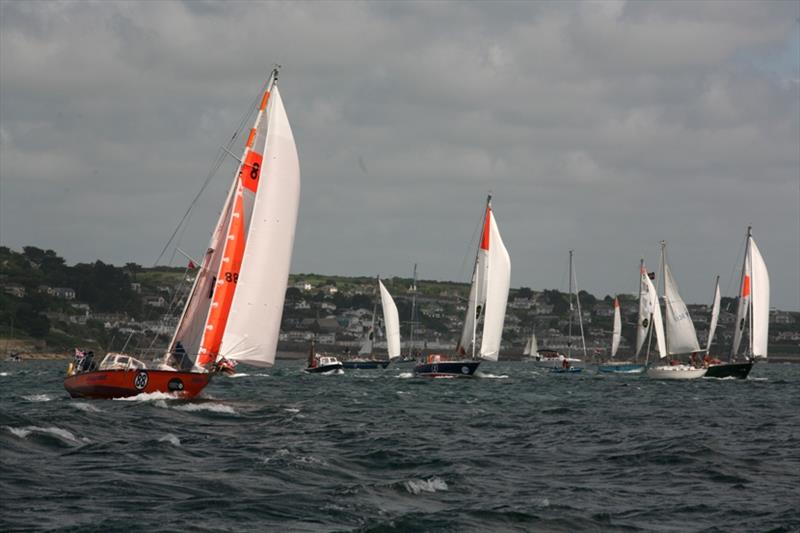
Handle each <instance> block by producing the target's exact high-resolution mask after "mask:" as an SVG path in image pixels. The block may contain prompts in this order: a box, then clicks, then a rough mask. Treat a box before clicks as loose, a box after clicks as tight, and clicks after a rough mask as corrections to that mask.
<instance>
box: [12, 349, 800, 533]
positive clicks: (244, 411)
mask: <svg viewBox="0 0 800 533" xmlns="http://www.w3.org/2000/svg"><path fill="white" fill-rule="evenodd" d="M300 364H301V362H299V361H285V362H281V363H280V364H279V365H278V366H277V367H275V368H272V369H269V370H266V371H264V370H258V369H251V370H247V371H246V372H248V374H247V375H244V376H241V377H237V378H233V379H231V378H224V377H222V378H219V379H215V380H214V381H213V382H212V384H211V385H210V386H209V387H208V388H207V389H206V391H205V393H204V395H203V398H202V399H200V400H197V401H192V402H185V401H177V400H173V399H169V398H168V397H164V396H158V395H157V396H155V397H147V398H137V399H135V400H129V401H116V400H114V401H97V400H95V401H85V400H71V399H69V398H68V396H67V394H66V392H65V391H64V390H63V388H62V378H63V370H64V363H62V362H35V361H28V362H24V363H0V407H1V413H0V465H2V476H1V477H0V493H1V494H0V509H2V513H1V516H0V530H3V531H9V530H40V529H64V530H75V531H114V530H122V529H125V530H130V531H138V530H148V531H187V530H194V531H350V530H359V531H580V530H593V531H599V530H614V531H680V532H683V531H769V530H771V531H798V530H800V509H799V506H798V503H799V502H800V429H799V428H800V366H793V365H763V364H762V365H757V366H756V367H755V369H754V370H753V372H752V376H751V378H750V379H748V380H746V381H737V380H697V381H691V382H656V381H651V380H648V379H647V378H646V377H643V376H605V375H596V374H594V373H584V374H582V375H552V374H548V373H547V372H546V371H545V370H541V369H536V368H534V367H533V366H531V365H530V364H526V363H501V364H495V365H491V364H487V363H484V364H482V365H481V367H482V370H483V372H486V373H488V374H489V376H487V377H485V378H483V379H475V380H424V379H416V378H412V377H411V374H410V370H411V368H410V367H401V368H392V367H390V368H388V369H387V370H385V371H381V370H378V371H368V370H363V371H353V372H351V373H349V374H346V375H343V376H319V375H304V374H302V373H301V372H300Z"/></svg>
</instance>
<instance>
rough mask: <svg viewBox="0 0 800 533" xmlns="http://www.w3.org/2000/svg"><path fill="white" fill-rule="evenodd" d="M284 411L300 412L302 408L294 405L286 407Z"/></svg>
mask: <svg viewBox="0 0 800 533" xmlns="http://www.w3.org/2000/svg"><path fill="white" fill-rule="evenodd" d="M284 411H286V412H287V413H299V412H300V409H296V408H294V407H287V408H285V409H284Z"/></svg>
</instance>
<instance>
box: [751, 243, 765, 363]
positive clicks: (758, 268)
mask: <svg viewBox="0 0 800 533" xmlns="http://www.w3.org/2000/svg"><path fill="white" fill-rule="evenodd" d="M748 259H749V260H750V272H751V273H752V280H751V282H750V288H751V302H752V306H753V310H752V318H751V329H750V342H751V348H752V349H751V355H752V356H753V357H758V358H762V357H763V358H765V357H767V338H768V335H769V272H768V271H767V265H766V263H765V262H764V258H763V257H761V252H760V251H759V250H758V246H756V241H755V240H753V238H752V237H750V256H749V258H748Z"/></svg>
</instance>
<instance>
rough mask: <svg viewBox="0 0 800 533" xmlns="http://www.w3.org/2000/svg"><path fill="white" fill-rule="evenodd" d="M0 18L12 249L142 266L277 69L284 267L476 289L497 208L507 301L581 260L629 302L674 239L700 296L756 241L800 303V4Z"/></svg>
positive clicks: (81, 12)
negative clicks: (290, 196) (287, 126)
mask: <svg viewBox="0 0 800 533" xmlns="http://www.w3.org/2000/svg"><path fill="white" fill-rule="evenodd" d="M0 6H1V8H0V9H1V11H0V14H1V15H2V18H1V19H0V242H2V244H3V245H6V246H10V247H12V248H16V249H20V248H21V247H22V246H23V245H35V246H39V247H43V248H52V249H54V250H56V251H57V252H58V253H59V254H61V255H63V256H64V257H66V258H67V261H68V262H70V263H73V262H77V261H93V260H94V259H97V258H99V259H102V260H104V261H107V262H112V263H115V264H122V263H125V262H128V261H134V262H138V263H141V264H144V265H148V266H149V265H152V263H153V261H154V260H155V259H156V257H157V256H158V253H159V252H160V251H161V247H162V246H163V244H164V243H165V242H166V240H167V238H168V237H169V235H170V233H171V232H172V230H173V229H174V228H175V226H176V224H177V223H178V220H179V219H180V217H181V215H182V213H183V211H184V210H185V209H186V208H187V207H188V206H189V204H190V202H191V198H192V197H193V196H194V194H195V193H196V192H197V191H198V190H199V188H200V186H201V184H202V182H203V180H204V179H205V177H206V174H207V173H208V170H209V167H210V165H211V162H212V160H213V159H214V157H215V155H216V154H217V152H218V150H219V147H220V146H221V145H223V144H225V142H226V141H227V140H228V139H229V138H230V136H231V134H232V133H233V132H234V131H235V129H236V127H237V125H238V122H239V120H240V119H241V117H242V115H243V114H244V113H245V112H246V110H247V108H248V106H249V105H250V103H251V101H252V100H253V99H254V98H256V97H257V94H258V92H259V88H260V87H261V85H262V83H263V82H264V80H265V78H266V76H267V75H268V73H269V70H270V67H271V66H272V64H273V63H280V64H282V65H283V70H282V72H281V79H280V87H281V93H282V96H283V99H284V102H285V105H286V108H287V113H288V115H289V120H290V122H291V123H292V128H293V130H294V134H295V138H296V141H297V144H298V150H299V153H300V166H301V172H302V180H303V184H302V197H301V200H300V217H299V222H298V231H297V237H296V241H295V249H294V258H293V267H292V272H295V273H299V272H318V273H324V274H343V275H356V274H368V275H373V274H377V273H380V274H381V275H383V276H384V277H390V276H395V275H402V276H410V274H411V269H412V266H413V263H414V262H417V263H419V272H420V276H421V277H422V278H424V279H449V280H462V281H466V280H467V278H468V277H469V274H470V272H471V263H470V261H471V259H468V258H470V257H471V256H472V254H474V247H475V246H476V240H475V232H476V229H477V226H478V224H479V222H480V218H481V215H482V210H483V203H484V201H485V197H486V194H487V192H488V191H489V190H491V191H492V192H493V194H494V200H493V206H494V209H495V215H496V217H497V221H498V225H499V228H500V230H501V232H502V234H503V238H504V240H505V243H506V246H507V248H508V250H509V253H510V255H511V261H512V286H520V285H526V286H530V287H533V288H534V289H544V288H559V289H564V290H566V287H567V285H566V282H567V276H566V271H567V257H568V250H569V249H571V248H572V249H575V258H576V269H577V275H578V282H579V285H580V286H581V288H584V289H586V290H588V291H590V292H592V293H594V294H597V295H599V296H603V295H605V294H614V293H617V292H626V293H633V292H635V291H636V290H637V283H638V278H637V274H638V263H639V258H640V257H644V258H645V259H646V260H647V262H648V266H649V267H650V269H651V270H655V268H656V266H657V263H658V241H659V240H661V239H666V240H667V241H668V243H669V245H668V250H669V258H670V265H671V267H672V271H673V274H674V276H675V278H676V280H677V281H678V283H679V285H680V288H681V293H682V295H683V296H684V299H685V300H687V301H689V302H696V303H706V302H709V301H710V299H711V296H712V290H713V287H712V283H713V279H714V276H716V275H717V274H719V275H720V276H721V284H722V291H723V294H724V295H729V296H730V295H733V294H734V293H735V291H736V284H737V282H738V276H739V272H738V270H739V268H740V266H741V262H742V253H743V243H744V235H745V230H746V227H747V225H748V224H752V225H753V228H754V229H753V231H754V235H755V238H756V241H757V243H758V245H759V247H760V249H761V252H762V254H763V256H764V258H765V260H766V262H767V266H768V267H769V269H770V277H771V282H772V302H771V303H772V305H773V306H777V307H779V308H783V309H793V310H800V30H798V28H799V27H800V22H799V21H800V3H799V2H796V1H785V2H761V1H759V2H712V1H705V2H685V3H681V2H623V1H610V2H598V3H594V2H592V3H571V2H554V3H538V2H515V3H500V2H489V3H477V2H463V3H446V2H420V3H410V2H402V3H390V2H376V3H361V2H359V3H343V2H314V3H299V2H286V3H283V2H281V3H277V2H276V3H256V2H245V3H224V4H222V3H216V2H199V1H192V2H125V3H111V2H98V3H87V2H79V3H50V2H21V1H19V2H17V1H15V2H8V1H6V0H2V3H0ZM236 151H237V152H238V151H239V150H238V148H237V150H236ZM233 172H234V164H233V160H232V159H229V160H228V161H227V162H226V164H225V165H224V166H223V167H222V169H221V170H220V172H219V173H218V174H217V175H216V177H215V178H214V180H213V182H212V183H211V185H210V187H209V188H208V190H207V191H206V193H205V195H204V196H203V198H202V201H201V202H200V204H199V206H198V208H197V209H196V210H195V211H194V213H193V215H192V218H191V224H190V226H189V228H188V229H187V230H186V231H185V233H183V236H182V239H181V242H180V247H181V248H182V249H184V250H187V251H190V252H191V253H193V254H196V255H198V256H199V255H200V254H201V253H202V251H203V250H204V249H205V247H206V245H207V240H208V237H209V234H210V231H211V229H212V225H213V224H214V222H215V221H216V218H217V215H218V211H219V209H220V208H221V204H222V202H223V199H224V195H225V192H226V191H227V187H228V185H229V183H230V180H231V178H232V175H233ZM175 263H181V264H184V263H185V261H184V260H183V258H180V257H178V258H176V260H175Z"/></svg>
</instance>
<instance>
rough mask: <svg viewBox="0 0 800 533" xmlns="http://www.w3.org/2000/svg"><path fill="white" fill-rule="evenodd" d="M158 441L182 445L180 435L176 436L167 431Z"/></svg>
mask: <svg viewBox="0 0 800 533" xmlns="http://www.w3.org/2000/svg"><path fill="white" fill-rule="evenodd" d="M158 442H168V443H170V444H172V445H173V446H180V445H181V439H179V438H178V437H176V436H175V435H173V434H172V433H167V434H166V435H164V436H163V437H161V438H159V439H158Z"/></svg>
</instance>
